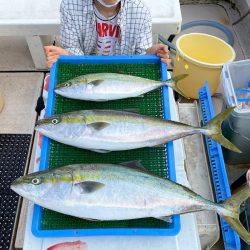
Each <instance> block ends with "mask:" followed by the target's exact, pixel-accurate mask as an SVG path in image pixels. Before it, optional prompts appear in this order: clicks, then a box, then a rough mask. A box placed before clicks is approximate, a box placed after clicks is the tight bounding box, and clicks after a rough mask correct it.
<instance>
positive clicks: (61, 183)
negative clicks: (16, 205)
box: [11, 168, 73, 205]
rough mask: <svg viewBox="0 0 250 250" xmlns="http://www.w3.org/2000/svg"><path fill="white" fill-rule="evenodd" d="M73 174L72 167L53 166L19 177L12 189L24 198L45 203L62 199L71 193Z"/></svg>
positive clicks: (41, 203)
mask: <svg viewBox="0 0 250 250" xmlns="http://www.w3.org/2000/svg"><path fill="white" fill-rule="evenodd" d="M72 180H73V176H72V173H71V171H70V169H65V168H54V169H53V168H52V169H50V170H45V171H40V172H35V173H32V174H28V175H26V176H22V177H19V178H17V179H16V180H15V181H13V183H12V184H11V189H12V190H13V191H14V192H16V193H17V194H19V195H21V196H22V197H24V198H27V199H29V200H31V201H33V202H35V203H38V204H40V205H44V204H45V202H49V201H50V202H51V201H52V200H53V201H54V200H62V199H64V197H65V196H67V195H68V194H70V193H71V191H72V185H73V181H72Z"/></svg>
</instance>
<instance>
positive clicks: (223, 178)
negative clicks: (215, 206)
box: [199, 82, 241, 250]
mask: <svg viewBox="0 0 250 250" xmlns="http://www.w3.org/2000/svg"><path fill="white" fill-rule="evenodd" d="M199 100H200V107H201V112H202V120H203V123H204V125H206V124H207V123H208V122H209V120H211V119H212V118H213V117H214V110H213V104H212V99H211V95H210V90H209V83H208V82H206V83H205V86H204V87H203V88H201V89H200V90H199ZM203 108H204V109H203ZM205 141H206V147H207V152H208V157H209V162H210V169H211V173H212V179H213V184H214V190H215V194H216V201H217V202H222V201H224V200H226V199H227V198H229V197H231V191H230V186H229V182H228V177H227V173H226V167H225V163H224V158H223V154H222V149H221V145H220V144H218V143H217V142H215V141H213V140H212V139H210V138H208V137H205ZM220 222H221V230H222V236H223V240H224V245H225V248H226V249H227V250H229V249H230V250H234V249H235V250H240V249H241V244H240V238H239V236H238V234H237V233H235V232H234V230H233V229H232V228H231V227H230V226H229V225H228V224H227V222H226V221H225V220H224V219H222V218H220Z"/></svg>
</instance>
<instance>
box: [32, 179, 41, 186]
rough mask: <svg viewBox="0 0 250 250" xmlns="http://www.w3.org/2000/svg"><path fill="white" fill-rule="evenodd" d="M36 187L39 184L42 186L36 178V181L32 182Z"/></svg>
mask: <svg viewBox="0 0 250 250" xmlns="http://www.w3.org/2000/svg"><path fill="white" fill-rule="evenodd" d="M31 182H32V183H33V184H34V185H38V184H40V180H39V179H38V178H34V179H32V181H31Z"/></svg>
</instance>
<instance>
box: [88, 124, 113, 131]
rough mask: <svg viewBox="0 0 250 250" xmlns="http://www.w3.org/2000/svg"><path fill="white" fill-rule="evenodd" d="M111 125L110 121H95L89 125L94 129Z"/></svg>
mask: <svg viewBox="0 0 250 250" xmlns="http://www.w3.org/2000/svg"><path fill="white" fill-rule="evenodd" d="M109 125H110V123H108V122H93V123H89V124H88V125H87V126H88V127H90V128H92V129H94V130H97V131H100V130H102V129H104V128H106V127H108V126H109Z"/></svg>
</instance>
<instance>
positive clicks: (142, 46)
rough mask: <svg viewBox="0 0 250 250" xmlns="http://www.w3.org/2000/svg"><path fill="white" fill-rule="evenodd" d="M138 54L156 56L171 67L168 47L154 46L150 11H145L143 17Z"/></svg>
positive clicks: (162, 45) (137, 48)
mask: <svg viewBox="0 0 250 250" xmlns="http://www.w3.org/2000/svg"><path fill="white" fill-rule="evenodd" d="M136 54H154V55H155V54H156V55H157V56H159V57H161V60H162V61H163V62H164V63H166V64H167V65H168V67H171V59H170V58H169V50H168V47H167V46H166V45H164V44H155V45H153V44H152V18H151V15H150V11H149V10H148V9H145V13H144V15H143V19H142V25H141V29H140V33H139V39H138V44H137V46H136Z"/></svg>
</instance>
